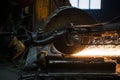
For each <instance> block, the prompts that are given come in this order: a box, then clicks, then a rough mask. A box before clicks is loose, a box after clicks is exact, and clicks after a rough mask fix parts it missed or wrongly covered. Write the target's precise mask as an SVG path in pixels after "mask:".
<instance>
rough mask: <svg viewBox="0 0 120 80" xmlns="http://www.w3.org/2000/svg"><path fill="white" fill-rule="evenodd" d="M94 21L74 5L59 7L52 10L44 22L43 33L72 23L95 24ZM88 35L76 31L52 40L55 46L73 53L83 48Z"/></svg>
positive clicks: (64, 51) (67, 52) (66, 52)
mask: <svg viewBox="0 0 120 80" xmlns="http://www.w3.org/2000/svg"><path fill="white" fill-rule="evenodd" d="M95 23H96V21H95V20H94V19H93V18H92V17H91V16H90V15H89V14H88V13H86V12H85V11H83V10H81V9H78V8H75V7H61V8H59V9H58V10H56V11H54V12H53V13H52V14H51V15H50V16H49V17H48V19H47V20H46V22H45V33H50V32H53V31H55V30H57V29H60V28H62V27H63V28H64V27H68V25H70V24H71V25H72V24H81V25H88V24H95ZM89 39H90V38H89V37H87V36H85V35H80V34H78V33H76V32H72V33H71V32H70V33H66V34H65V35H63V36H61V37H59V38H58V39H56V40H55V41H54V42H53V45H54V46H55V48H56V49H57V50H58V51H60V52H62V53H65V54H73V53H76V52H78V51H81V50H82V49H84V48H85V45H83V44H88V42H89Z"/></svg>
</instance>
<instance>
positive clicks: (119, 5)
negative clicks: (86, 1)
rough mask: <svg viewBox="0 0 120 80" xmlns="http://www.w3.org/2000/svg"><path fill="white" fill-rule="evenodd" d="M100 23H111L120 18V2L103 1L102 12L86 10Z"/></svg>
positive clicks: (115, 0)
mask: <svg viewBox="0 0 120 80" xmlns="http://www.w3.org/2000/svg"><path fill="white" fill-rule="evenodd" d="M85 11H87V12H88V13H89V14H90V15H92V16H93V17H94V18H95V19H96V20H97V21H98V22H104V21H109V20H111V19H113V18H114V17H117V16H120V0H101V10H85Z"/></svg>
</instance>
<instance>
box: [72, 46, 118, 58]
mask: <svg viewBox="0 0 120 80" xmlns="http://www.w3.org/2000/svg"><path fill="white" fill-rule="evenodd" d="M74 56H96V57H99V56H100V57H101V56H103V57H105V56H120V45H97V46H95V45H90V46H88V47H87V48H85V49H84V50H82V51H80V52H78V53H76V54H74Z"/></svg>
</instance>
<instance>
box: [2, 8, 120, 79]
mask: <svg viewBox="0 0 120 80" xmlns="http://www.w3.org/2000/svg"><path fill="white" fill-rule="evenodd" d="M115 20H116V19H114V20H112V21H108V22H104V23H97V22H96V21H95V20H94V19H93V18H92V17H91V16H90V15H89V14H87V13H86V12H84V11H82V10H80V9H78V8H74V7H69V6H68V7H61V8H59V9H58V10H56V11H55V12H53V13H52V14H51V15H50V16H49V17H48V19H47V20H46V21H45V24H44V29H42V30H41V29H40V30H41V31H39V32H30V31H27V30H25V32H26V34H25V36H24V37H25V38H24V37H23V36H21V35H16V34H15V33H14V32H12V33H11V32H10V33H4V32H3V33H1V34H0V35H8V34H9V35H15V36H16V37H17V38H18V39H20V40H21V41H23V42H24V41H25V42H26V43H27V44H29V46H27V48H26V49H25V50H24V52H23V53H22V54H21V55H22V56H21V57H20V59H19V60H18V62H19V64H18V67H19V69H20V72H19V75H20V76H19V77H18V80H102V79H103V80H119V79H120V77H119V63H120V54H117V55H109V54H108V55H87V54H86V55H84V54H83V55H81V54H82V53H81V54H80V55H77V54H76V53H78V52H82V51H83V50H84V49H85V48H86V47H87V48H89V46H90V45H92V47H93V46H94V47H99V46H106V45H109V46H119V43H120V32H119V31H120V22H117V21H116V22H114V21H115ZM24 39H26V40H24ZM108 49H109V48H108ZM92 53H93V54H94V53H96V54H100V53H97V52H92ZM92 53H91V54H92ZM118 53H119V52H118ZM75 54H76V55H75ZM101 54H102V53H101ZM117 70H118V71H117Z"/></svg>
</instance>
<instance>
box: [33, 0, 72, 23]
mask: <svg viewBox="0 0 120 80" xmlns="http://www.w3.org/2000/svg"><path fill="white" fill-rule="evenodd" d="M56 3H57V4H58V7H61V6H66V5H70V3H69V0H56ZM34 9H35V16H36V20H37V22H39V21H41V20H43V21H45V20H46V18H47V17H48V15H49V14H50V13H51V12H53V11H54V10H56V9H57V6H56V4H55V2H54V0H36V1H35V5H34Z"/></svg>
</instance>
